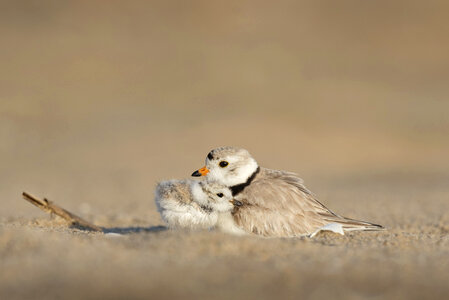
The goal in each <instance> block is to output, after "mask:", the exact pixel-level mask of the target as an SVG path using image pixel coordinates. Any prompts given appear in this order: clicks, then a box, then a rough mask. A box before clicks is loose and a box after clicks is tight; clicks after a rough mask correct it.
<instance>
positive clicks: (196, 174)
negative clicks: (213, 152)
mask: <svg viewBox="0 0 449 300" xmlns="http://www.w3.org/2000/svg"><path fill="white" fill-rule="evenodd" d="M207 173H209V170H208V169H207V168H206V167H205V166H204V167H202V168H201V169H199V170H196V171H195V172H193V173H192V176H194V177H200V176H206V175H207Z"/></svg>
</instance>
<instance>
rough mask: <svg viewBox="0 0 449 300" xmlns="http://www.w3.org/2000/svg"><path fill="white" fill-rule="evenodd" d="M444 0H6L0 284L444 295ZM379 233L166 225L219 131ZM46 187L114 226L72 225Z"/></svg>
mask: <svg viewBox="0 0 449 300" xmlns="http://www.w3.org/2000/svg"><path fill="white" fill-rule="evenodd" d="M447 11H448V5H447V3H446V1H426V3H425V4H424V3H420V2H410V1H375V2H372V1H350V0H348V1H346V0H344V1H338V2H336V1H330V0H329V1H319V2H307V1H297V2H295V3H292V2H289V1H276V2H272V1H257V2H251V1H249V2H247V1H226V2H210V1H189V2H185V1H169V2H167V1H126V2H124V1H107V2H104V1H66V2H61V1H39V2H32V1H31V2H27V3H22V2H18V1H3V2H2V3H1V7H0V44H1V47H0V66H1V68H0V205H1V206H0V299H94V298H95V299H98V298H102V299H103V298H104V299H123V298H126V299H139V298H142V299H143V298H145V299H148V298H155V299H198V298H204V299H230V298H232V299H273V298H274V299H283V298H287V299H325V298H328V299H432V298H433V299H443V298H448V297H449V286H448V284H447V282H448V278H449V271H448V270H449V265H448V264H449V263H448V262H449V259H448V258H449V225H448V224H449V184H448V182H449V171H448V170H449V158H448V153H449V139H448V136H449V115H448V111H449V101H447V99H449V85H448V84H447V83H448V82H449V77H448V72H447V70H448V68H449V34H448V32H449V21H448V18H447V16H446V12H447ZM223 145H232V146H240V147H244V148H246V149H248V150H249V151H250V152H251V153H252V154H253V156H254V157H255V158H256V159H257V160H258V162H259V163H260V164H261V165H262V166H264V167H268V168H276V169H283V170H288V171H293V172H296V173H299V174H300V176H301V177H302V178H304V179H305V182H306V185H307V187H308V188H309V189H310V190H311V191H313V192H314V193H315V194H316V195H317V197H318V199H319V200H320V201H322V202H323V203H325V204H326V205H327V206H328V207H329V208H330V209H332V210H333V211H335V212H337V213H339V214H341V215H344V216H348V217H352V218H356V219H361V220H366V221H371V222H375V223H379V224H382V225H384V226H386V227H387V229H388V230H387V231H384V232H377V233H376V232H368V233H350V234H347V235H345V236H339V235H336V234H322V235H319V236H317V237H315V238H313V239H308V238H298V239H263V238H258V237H251V236H249V237H235V236H230V235H225V234H222V233H219V232H214V231H199V232H187V231H186V232H184V231H171V230H166V229H165V228H164V227H163V223H162V220H161V218H160V216H159V215H158V213H157V211H156V207H155V205H154V200H153V193H154V188H155V186H156V183H157V182H158V181H161V180H165V179H170V178H178V179H181V178H187V177H189V176H190V174H191V173H192V172H193V171H194V170H196V169H198V168H200V167H202V166H203V164H204V159H205V156H206V154H207V153H208V152H209V150H211V149H212V148H215V147H218V146H223ZM23 191H26V192H29V193H32V194H35V195H36V196H39V197H47V198H48V199H50V200H53V201H55V202H56V203H57V204H59V205H61V206H62V207H64V208H66V209H68V210H70V211H71V212H74V213H76V214H78V215H80V216H82V217H84V218H86V219H87V220H89V221H91V222H94V223H95V224H97V225H99V226H103V227H104V228H105V229H106V231H107V232H108V233H109V234H98V233H89V232H85V231H80V230H78V229H73V228H68V227H67V226H65V225H64V223H63V222H61V221H60V220H58V219H53V218H51V217H50V216H48V215H46V214H45V213H43V212H41V211H40V210H38V209H37V208H35V207H33V206H32V205H30V204H29V203H27V202H26V201H24V200H23V199H22V197H21V193H22V192H23Z"/></svg>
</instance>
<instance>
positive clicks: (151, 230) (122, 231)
mask: <svg viewBox="0 0 449 300" xmlns="http://www.w3.org/2000/svg"><path fill="white" fill-rule="evenodd" d="M102 229H103V232H104V233H105V234H107V233H117V234H132V233H143V232H144V233H154V232H160V231H165V230H168V228H167V227H165V226H162V225H159V226H151V227H111V228H102Z"/></svg>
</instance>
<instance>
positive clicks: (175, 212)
mask: <svg viewBox="0 0 449 300" xmlns="http://www.w3.org/2000/svg"><path fill="white" fill-rule="evenodd" d="M155 194H156V195H155V201H156V205H157V207H158V211H159V212H160V214H161V217H162V219H163V220H164V222H165V223H166V224H167V225H168V226H169V227H170V228H188V229H211V228H214V227H217V228H218V229H220V230H222V231H225V232H229V233H235V234H239V233H240V234H242V233H244V232H243V231H241V230H240V231H239V229H238V228H237V227H235V224H234V221H233V218H232V215H231V211H232V210H233V208H234V205H233V201H232V192H231V190H230V189H229V188H227V187H225V186H223V185H222V184H218V183H215V182H212V181H195V180H169V181H163V182H161V183H159V184H158V185H157V187H156V193H155Z"/></svg>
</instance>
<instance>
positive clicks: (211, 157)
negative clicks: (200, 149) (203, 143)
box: [207, 151, 214, 160]
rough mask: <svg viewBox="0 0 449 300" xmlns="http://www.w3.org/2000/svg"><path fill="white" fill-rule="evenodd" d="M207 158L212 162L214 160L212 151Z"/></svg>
mask: <svg viewBox="0 0 449 300" xmlns="http://www.w3.org/2000/svg"><path fill="white" fill-rule="evenodd" d="M207 158H209V159H210V160H212V159H214V155H213V154H212V151H211V152H209V154H208V155H207Z"/></svg>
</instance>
